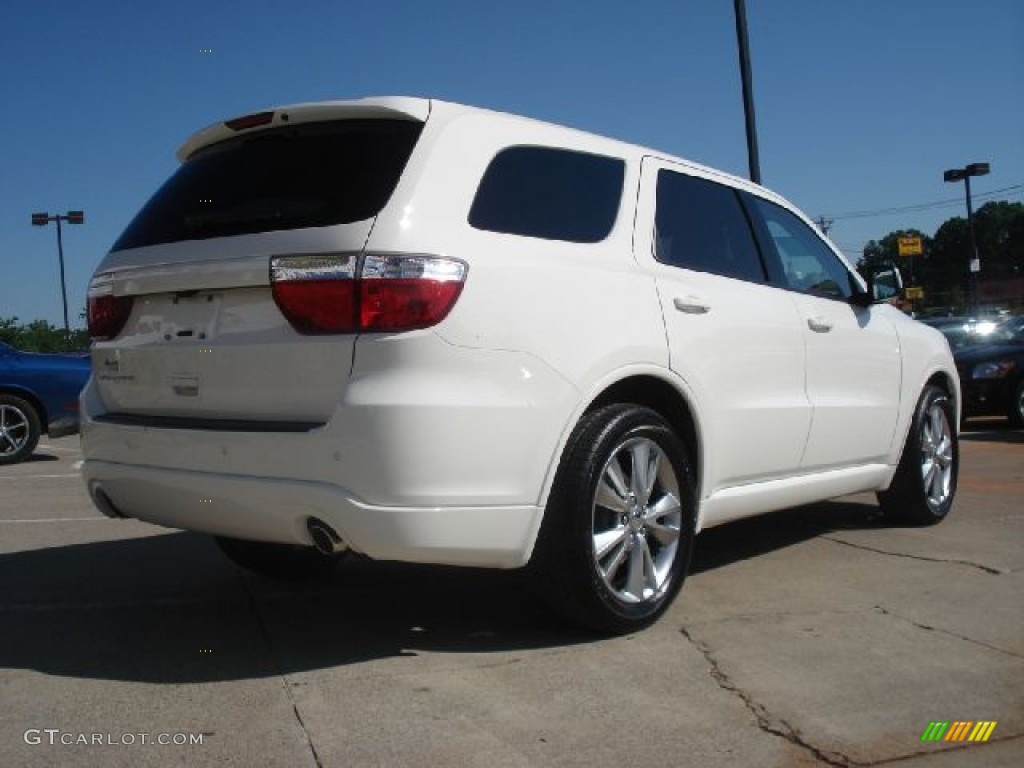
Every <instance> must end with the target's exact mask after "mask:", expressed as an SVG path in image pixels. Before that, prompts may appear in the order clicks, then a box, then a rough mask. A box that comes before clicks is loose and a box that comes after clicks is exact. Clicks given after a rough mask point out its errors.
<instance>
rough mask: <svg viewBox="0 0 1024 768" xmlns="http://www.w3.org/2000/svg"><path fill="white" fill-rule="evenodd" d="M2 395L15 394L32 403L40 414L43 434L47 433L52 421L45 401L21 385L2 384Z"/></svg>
mask: <svg viewBox="0 0 1024 768" xmlns="http://www.w3.org/2000/svg"><path fill="white" fill-rule="evenodd" d="M0 395H13V396H14V397H20V398H21V399H22V400H24V401H25V402H27V403H28V404H29V405H31V406H32V407H33V408H34V409H35V411H36V415H37V416H39V429H40V431H42V433H43V434H46V433H47V431H48V429H47V427H48V425H49V423H50V419H49V416H48V415H47V413H46V406H44V405H43V401H42V400H40V399H39V397H38V396H37V395H36V394H35V393H34V392H32V391H31V390H28V389H21V388H20V387H11V386H0Z"/></svg>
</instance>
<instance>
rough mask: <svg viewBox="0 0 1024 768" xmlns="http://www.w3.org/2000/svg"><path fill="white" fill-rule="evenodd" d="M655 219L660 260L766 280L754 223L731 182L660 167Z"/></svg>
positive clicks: (691, 267) (685, 266)
mask: <svg viewBox="0 0 1024 768" xmlns="http://www.w3.org/2000/svg"><path fill="white" fill-rule="evenodd" d="M655 223H656V226H657V238H656V240H655V243H656V245H655V254H654V257H655V258H656V259H657V260H658V261H660V262H662V263H664V264H671V265H673V266H676V267H683V268H684V269H692V270H696V271H697V272H710V273H712V274H715V275H724V276H725V277H734V278H737V279H739V280H750V281H752V282H758V283H759V282H764V281H765V280H766V278H767V276H766V275H765V271H764V266H763V265H762V263H761V257H760V254H759V253H758V250H757V244H756V242H755V240H754V234H753V231H752V230H751V228H750V222H749V221H748V220H747V215H746V213H745V212H744V211H743V207H742V204H741V203H740V200H739V197H738V196H737V194H736V191H735V190H734V189H732V188H731V187H727V186H724V185H722V184H716V183H715V182H713V181H708V180H707V179H701V178H698V177H696V176H687V175H686V174H683V173H674V172H673V171H659V172H658V211H657V217H656V219H655Z"/></svg>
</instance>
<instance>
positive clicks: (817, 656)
mask: <svg viewBox="0 0 1024 768" xmlns="http://www.w3.org/2000/svg"><path fill="white" fill-rule="evenodd" d="M79 459H80V455H79V452H78V443H77V438H76V437H71V438H63V439H61V440H56V441H52V442H49V443H47V442H45V441H44V443H43V444H41V446H40V448H39V450H38V451H37V454H36V456H35V457H34V459H33V460H32V461H29V462H26V463H23V464H20V465H17V466H12V467H0V766H47V765H60V766H132V767H133V768H134V767H135V766H179V765H180V766H197V765H225V766H245V767H246V768H248V767H249V766H299V767H301V766H311V767H316V766H323V767H327V766H331V767H334V766H338V767H342V766H344V767H345V768H349V767H350V766H364V765H365V766H487V767H488V768H501V767H504V766H634V765H650V764H657V765H662V766H677V765H678V766H685V765H693V766H702V767H704V766H710V767H714V766H817V765H859V766H867V765H888V764H892V763H895V764H898V765H899V766H906V767H907V768H917V767H918V766H927V767H928V768H940V767H942V768H944V767H945V766H1014V768H1017V767H1018V766H1021V765H1024V599H1022V596H1024V432H1011V431H1005V430H1003V429H1002V428H1001V426H1000V425H999V424H998V423H994V424H992V425H987V426H985V427H984V428H982V429H980V430H977V429H975V430H972V431H968V432H966V433H965V434H964V435H963V440H962V470H961V479H960V490H959V495H958V500H957V502H956V506H955V508H954V510H953V512H952V513H951V516H950V518H949V519H948V520H947V521H945V522H944V523H943V524H942V525H939V526H937V527H933V528H927V529H917V528H907V527H900V526H896V525H893V524H891V523H889V522H888V521H886V520H885V519H883V518H880V517H879V516H878V514H877V508H876V506H875V505H874V502H873V499H872V498H871V497H869V496H856V497H850V498H847V499H843V500H840V501H835V502H828V503H824V504H817V505H814V506H809V507H803V508H800V509H794V510H788V511H785V512H782V513H778V514H775V515H771V516H767V517H763V518H757V519H754V520H750V521H744V522H740V523H735V524H732V525H728V526H724V527H722V528H717V529H713V530H710V531H707V532H705V533H703V534H701V536H700V537H699V538H698V540H697V547H696V559H695V562H694V566H693V569H692V571H691V575H690V577H689V579H688V581H687V583H686V586H685V587H684V589H683V592H682V594H681V596H680V598H679V599H678V600H677V602H676V603H675V605H674V606H673V607H672V609H671V610H670V612H669V613H668V614H667V615H666V616H665V617H664V618H663V620H662V621H661V622H659V623H658V624H657V625H655V626H654V627H653V628H651V629H649V630H647V631H644V632H642V633H639V634H636V635H634V636H630V637H625V638H617V639H611V640H608V639H595V638H593V637H589V636H587V635H583V634H580V633H578V632H575V631H572V630H568V629H566V628H564V627H561V626H560V625H559V624H558V623H557V621H555V620H554V619H553V618H552V617H551V616H549V615H547V614H546V613H545V612H544V611H542V610H541V609H540V608H539V607H538V606H537V605H536V604H535V601H534V599H533V598H532V596H531V593H530V592H529V590H528V589H527V588H526V586H525V583H524V580H523V578H522V577H521V576H520V575H518V574H514V573H494V572H482V571H468V570H458V569H444V568H425V567H413V566H404V565H398V564H388V563H370V562H366V561H359V560H351V561H347V562H346V563H344V564H343V566H342V567H341V568H340V569H339V572H338V573H337V575H336V576H335V577H334V578H333V579H332V580H329V581H327V582H324V583H320V584H317V585H315V586H293V585H281V584H276V583H273V582H269V581H266V580H263V579H261V578H259V577H256V576H252V575H249V574H247V573H245V572H243V571H241V570H239V569H238V568H236V567H234V566H233V565H231V564H230V563H229V562H228V561H227V560H226V559H225V558H224V557H223V556H222V555H221V554H220V552H219V551H218V550H217V549H216V547H215V546H214V545H213V544H212V543H211V542H210V541H209V540H208V539H207V538H205V537H203V536H199V535H196V534H191V533H183V532H176V531H168V530H164V529H160V528H155V527H153V526H149V525H146V524H144V523H139V522H136V521H113V520H107V519H106V518H103V517H102V516H100V515H99V513H97V512H96V511H95V510H93V508H92V507H91V505H90V503H89V501H88V499H87V498H86V495H85V492H84V490H83V488H82V485H81V482H80V479H79V477H78V472H77V467H76V462H77V461H78V460H79ZM932 721H973V722H979V721H995V722H996V726H995V727H994V729H993V731H992V734H991V736H990V738H989V740H988V741H987V742H985V743H970V742H966V741H965V742H939V743H930V742H922V740H921V737H922V734H923V732H924V731H925V729H926V728H927V727H928V726H929V723H930V722H932ZM143 734H145V736H143ZM182 740H185V741H186V742H188V741H201V743H191V744H189V743H185V744H181V743H180V742H181V741H182ZM83 741H84V742H85V743H82V742H83ZM97 741H98V742H100V743H96V742H97ZM158 741H167V742H170V743H167V744H160V743H156V742H158ZM51 742H52V743H51ZM67 742H70V743H67ZM143 742H145V743H143ZM175 742H178V743H175Z"/></svg>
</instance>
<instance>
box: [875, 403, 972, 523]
mask: <svg viewBox="0 0 1024 768" xmlns="http://www.w3.org/2000/svg"><path fill="white" fill-rule="evenodd" d="M955 423H956V421H955V420H954V411H953V404H952V403H951V402H950V400H949V396H948V395H947V394H946V393H945V392H944V391H943V390H941V389H939V388H938V387H934V386H931V385H929V386H926V387H925V388H924V391H923V392H921V397H920V399H919V400H918V401H917V408H916V409H915V410H914V420H913V422H912V423H911V425H910V432H909V433H908V434H907V442H906V443H905V444H904V446H903V455H902V456H900V463H899V466H898V467H897V468H896V475H895V477H893V481H892V484H891V485H890V486H889V490H887V491H883V492H881V493H879V494H878V501H879V504H880V505H881V507H882V509H883V511H884V512H885V513H886V514H887V515H889V516H891V517H893V518H895V519H897V520H900V521H902V522H905V523H910V524H912V525H935V524H936V523H940V522H942V521H943V520H944V519H945V518H946V515H948V514H949V510H950V509H951V508H952V506H953V498H954V496H955V495H956V480H957V472H958V471H959V468H960V445H959V440H958V438H957V435H956V432H955V431H954V429H953V424H955Z"/></svg>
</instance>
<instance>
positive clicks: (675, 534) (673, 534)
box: [647, 523, 680, 547]
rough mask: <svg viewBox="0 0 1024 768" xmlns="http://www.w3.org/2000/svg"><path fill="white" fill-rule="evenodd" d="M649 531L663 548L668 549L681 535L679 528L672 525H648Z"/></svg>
mask: <svg viewBox="0 0 1024 768" xmlns="http://www.w3.org/2000/svg"><path fill="white" fill-rule="evenodd" d="M647 531H648V533H650V534H651V535H652V536H653V537H654V538H655V539H656V540H657V542H658V543H659V544H660V545H661V546H663V547H667V546H668V545H669V544H672V543H673V542H675V541H677V540H678V539H679V533H680V531H679V529H678V528H676V527H674V526H671V525H662V524H661V523H648V524H647Z"/></svg>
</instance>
